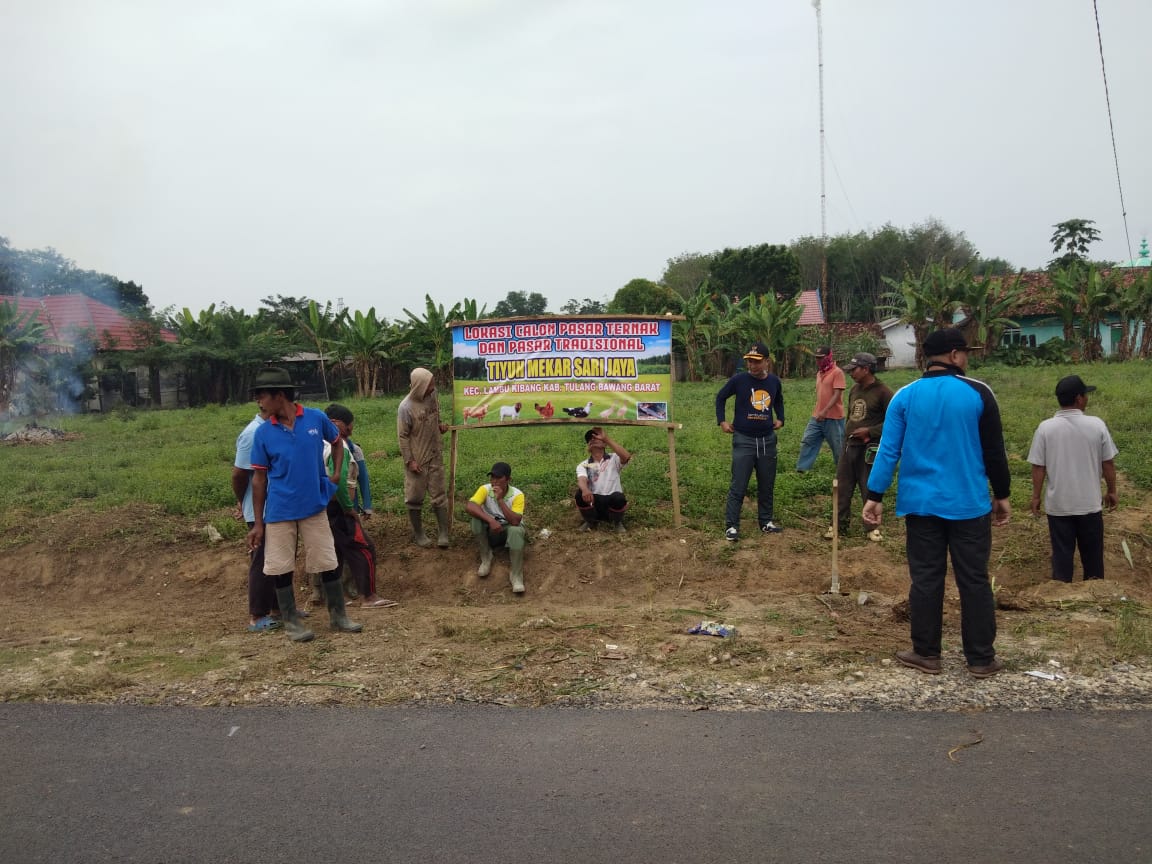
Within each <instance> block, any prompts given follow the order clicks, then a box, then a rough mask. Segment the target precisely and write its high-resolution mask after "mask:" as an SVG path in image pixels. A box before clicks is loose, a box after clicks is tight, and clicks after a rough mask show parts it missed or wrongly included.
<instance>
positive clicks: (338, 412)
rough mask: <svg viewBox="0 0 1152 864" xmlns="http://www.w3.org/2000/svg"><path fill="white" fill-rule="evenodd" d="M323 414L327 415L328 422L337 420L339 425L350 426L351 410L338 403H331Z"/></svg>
mask: <svg viewBox="0 0 1152 864" xmlns="http://www.w3.org/2000/svg"><path fill="white" fill-rule="evenodd" d="M324 413H325V414H327V415H328V419H329V420H339V421H340V422H341V423H345V424H348V425H351V424H352V419H353V415H352V412H351V410H349V409H348V408H346V407H345V406H343V405H341V404H340V403H339V402H333V403H332V404H331V405H329V406H328V407H327V408H325V409H324Z"/></svg>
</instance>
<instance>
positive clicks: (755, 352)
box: [744, 342, 771, 360]
mask: <svg viewBox="0 0 1152 864" xmlns="http://www.w3.org/2000/svg"><path fill="white" fill-rule="evenodd" d="M770 356H771V355H770V353H769V351H768V346H767V345H765V344H764V343H763V342H753V343H752V347H751V348H749V349H748V350H747V351H745V352H744V359H745V360H767V359H768V358H769V357H770Z"/></svg>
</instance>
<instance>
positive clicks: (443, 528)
mask: <svg viewBox="0 0 1152 864" xmlns="http://www.w3.org/2000/svg"><path fill="white" fill-rule="evenodd" d="M436 525H437V527H438V528H439V529H440V530H439V533H438V534H437V537H436V545H437V546H439V547H440V548H441V549H447V548H448V547H449V546H450V545H451V544H452V522H451V520H450V519H449V518H448V508H447V507H437V508H436Z"/></svg>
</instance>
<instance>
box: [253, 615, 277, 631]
mask: <svg viewBox="0 0 1152 864" xmlns="http://www.w3.org/2000/svg"><path fill="white" fill-rule="evenodd" d="M283 626H284V622H283V621H281V620H280V619H279V618H273V617H272V616H271V615H265V616H264V617H263V618H258V619H256V621H255V622H254V623H252V624H249V625H248V632H249V633H266V632H267V631H269V630H279V629H280V628H281V627H283Z"/></svg>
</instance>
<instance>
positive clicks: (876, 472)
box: [863, 328, 1012, 678]
mask: <svg viewBox="0 0 1152 864" xmlns="http://www.w3.org/2000/svg"><path fill="white" fill-rule="evenodd" d="M968 350H969V348H968V343H967V342H966V341H965V339H964V335H963V334H962V333H961V332H960V331H959V330H957V329H955V328H948V329H946V330H937V331H935V332H933V333H929V334H928V337H927V338H926V339H925V340H924V345H923V351H924V356H925V357H926V358H927V360H928V366H927V368H926V369H925V371H924V375H923V377H922V378H919V379H917V380H916V381H913V382H912V383H911V384H908V385H907V386H905V387H901V388H900V389H899V390H897V391H896V395H895V396H893V397H892V401H891V402H889V403H888V413H887V415H886V417H885V419H884V437H882V438H881V439H880V449H879V451H878V452H877V453H876V461H875V462H874V463H873V465H872V473H871V475H869V477H868V502H867V503H866V504H865V505H864V513H863V519H864V524H865V525H868V526H871V527H873V528H879V527H880V519H881V517H882V515H883V513H884V505H883V504H881V501H882V500H883V498H884V492H885V491H886V490H887V489H888V487H889V486H890V485H891V484H892V477H893V474H894V473H895V471H896V463H897V462H899V463H900V482H899V484H897V487H896V515H897V516H904V517H905V520H904V523H905V528H906V532H907V541H906V547H905V549H906V552H907V555H908V575H909V577H910V578H911V580H912V587H911V588H910V589H909V591H908V612H909V615H910V617H911V622H912V623H911V633H912V650H910V651H897V652H896V659H897V660H898V661H900V662H901V663H903V664H904V665H905V666H911V667H912V668H913V669H918V670H919V671H921V672H925V673H927V674H929V675H939V674H940V669H941V663H940V652H941V632H942V630H943V619H944V577H945V576H946V575H947V571H948V558H949V557H951V559H952V573H953V576H954V577H955V579H956V587H957V588H958V589H959V591H960V637H961V642H962V645H963V649H964V658H965V660H966V661H967V664H968V672H969V673H970V674H971V675H972V676H973V677H975V678H987V677H989V676H991V675H995V674H996V673H997V672H999V671H1000V670H1001V669H1003V668H1004V667H1003V664H1001V662H1000V661H999V660H998V659H997V658H996V649H995V642H996V601H995V599H994V598H993V596H992V586H991V584H990V583H989V582H988V558H989V555H990V554H991V551H992V526H993V525H1007V524H1008V521H1009V519H1010V518H1011V516H1012V507H1011V505H1010V504H1009V502H1008V493H1009V487H1010V485H1011V480H1012V476H1011V474H1010V473H1009V471H1008V454H1007V453H1006V452H1005V450H1004V432H1003V429H1002V427H1001V424H1000V406H999V405H997V404H996V397H995V396H994V395H993V394H992V390H991V388H989V387H988V385H987V384H985V383H984V382H983V381H977V380H976V379H974V378H968V377H967V376H965V374H964V373H965V372H966V371H967V369H968ZM989 484H991V486H992V498H993V499H994V500H993V501H992V503H991V505H989V503H988V486H989Z"/></svg>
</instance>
